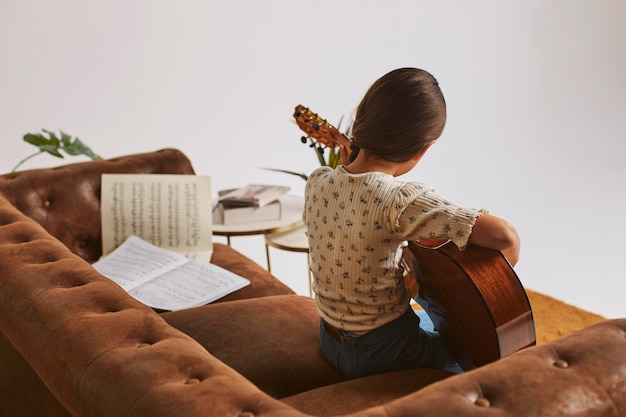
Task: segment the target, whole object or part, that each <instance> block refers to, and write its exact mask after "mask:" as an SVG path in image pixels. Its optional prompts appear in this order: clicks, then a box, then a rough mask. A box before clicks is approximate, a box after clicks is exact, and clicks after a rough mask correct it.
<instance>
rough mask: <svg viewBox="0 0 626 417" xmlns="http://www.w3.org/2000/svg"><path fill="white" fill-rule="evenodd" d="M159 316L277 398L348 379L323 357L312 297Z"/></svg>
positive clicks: (243, 302)
mask: <svg viewBox="0 0 626 417" xmlns="http://www.w3.org/2000/svg"><path fill="white" fill-rule="evenodd" d="M161 317H163V318H164V319H165V321H167V322H168V323H169V324H170V325H171V326H173V327H175V328H177V329H179V330H181V331H183V332H184V333H186V334H187V335H189V336H191V337H192V338H193V339H194V340H196V341H197V342H199V343H200V344H201V345H202V346H204V347H205V349H206V350H208V351H209V353H211V354H212V355H213V356H215V357H217V358H218V359H220V360H222V361H223V362H224V363H225V364H227V365H228V366H230V367H231V368H233V369H235V370H236V371H238V372H239V373H241V374H242V375H243V376H245V377H246V378H248V379H249V380H250V381H252V382H253V383H254V384H255V385H256V386H257V387H259V388H260V389H261V390H263V391H265V392H266V393H268V394H270V395H272V396H274V397H276V398H281V397H285V396H288V395H292V394H296V393H299V392H302V391H305V390H308V389H311V388H316V387H320V386H323V385H328V384H332V383H335V382H338V381H343V380H345V377H343V376H342V375H341V374H340V373H339V372H338V371H337V370H336V369H335V368H333V367H332V366H331V365H330V364H329V363H328V362H327V361H326V359H325V358H324V356H323V354H322V351H321V349H320V345H319V316H318V314H317V310H316V307H315V302H314V301H313V299H311V298H309V297H305V296H300V295H295V294H290V295H277V296H272V297H264V298H253V299H247V300H239V301H231V302H223V303H216V304H209V305H206V306H202V307H197V308H193V309H188V310H181V311H175V312H167V313H163V314H162V315H161Z"/></svg>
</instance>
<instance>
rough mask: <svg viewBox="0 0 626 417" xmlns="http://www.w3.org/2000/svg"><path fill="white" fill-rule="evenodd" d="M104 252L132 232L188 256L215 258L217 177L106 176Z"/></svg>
mask: <svg viewBox="0 0 626 417" xmlns="http://www.w3.org/2000/svg"><path fill="white" fill-rule="evenodd" d="M100 200H101V202H102V203H101V204H102V208H101V213H102V214H101V216H102V254H103V255H106V254H108V253H110V252H112V251H113V250H114V249H115V248H117V247H118V246H119V245H121V244H122V242H124V241H125V240H126V239H127V238H128V237H129V236H130V235H135V236H139V237H140V238H142V239H143V240H145V241H147V242H150V243H152V244H153V245H155V246H158V247H161V248H167V249H170V250H173V251H175V252H179V253H182V254H185V255H186V256H187V257H188V258H193V259H202V260H205V261H206V262H209V261H210V260H211V255H212V254H213V215H212V204H211V177H209V176H200V175H177V174H102V190H101V197H100Z"/></svg>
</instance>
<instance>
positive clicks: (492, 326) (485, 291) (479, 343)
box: [404, 242, 536, 370]
mask: <svg viewBox="0 0 626 417" xmlns="http://www.w3.org/2000/svg"><path fill="white" fill-rule="evenodd" d="M404 261H405V265H408V267H409V268H410V269H411V270H412V271H409V273H408V274H407V275H406V276H405V281H407V284H408V285H409V288H411V287H413V288H412V291H413V292H414V293H413V294H412V295H413V296H414V298H416V300H417V301H418V302H420V304H422V307H424V310H426V312H427V313H428V314H429V316H430V317H431V319H432V320H433V323H434V324H435V329H436V330H437V331H438V332H439V333H440V334H441V337H442V338H443V339H444V341H445V342H446V344H447V345H448V346H449V347H450V349H451V350H452V353H453V355H454V356H455V358H456V359H457V360H458V362H459V364H460V366H461V368H463V369H464V370H469V369H472V368H475V367H479V366H482V365H485V364H487V363H490V362H493V361H495V360H497V359H500V358H502V357H504V356H507V355H509V354H511V353H514V352H516V351H518V350H520V349H523V348H525V347H528V346H533V345H535V343H536V335H535V325H534V320H533V315H532V310H531V307H530V303H529V301H528V297H527V295H526V292H525V291H524V288H523V287H522V285H521V283H520V281H519V278H518V277H517V275H516V274H515V272H514V271H513V268H511V266H510V264H509V263H508V261H507V260H506V259H505V258H504V256H503V255H502V254H501V253H500V252H499V251H496V250H492V249H487V248H484V247H480V246H476V245H469V246H468V247H467V248H466V249H465V250H464V251H459V250H458V248H457V247H456V246H455V245H454V244H452V243H448V244H445V245H443V246H441V247H439V248H436V249H432V248H428V247H424V246H421V245H419V244H418V243H417V242H409V246H408V247H407V248H406V249H405V254H404ZM413 275H414V276H415V277H416V278H417V283H418V288H415V285H414V283H411V282H410V281H411V279H413V278H412V276H413ZM416 290H417V292H418V294H415V291H416ZM420 299H421V300H420ZM424 301H425V302H424Z"/></svg>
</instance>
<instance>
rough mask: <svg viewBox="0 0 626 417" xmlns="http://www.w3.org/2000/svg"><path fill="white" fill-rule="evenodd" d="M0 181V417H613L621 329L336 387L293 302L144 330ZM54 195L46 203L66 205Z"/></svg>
mask: <svg viewBox="0 0 626 417" xmlns="http://www.w3.org/2000/svg"><path fill="white" fill-rule="evenodd" d="M175 153H176V152H175ZM131 157H132V158H135V156H131ZM151 157H152V155H148V156H146V158H148V159H150V158H151ZM185 161H186V158H183V160H182V162H181V163H183V164H185ZM179 162H180V161H179ZM59 171H62V168H61V169H59ZM88 171H89V170H86V172H88ZM46 174H47V172H46ZM29 175H33V176H36V175H35V173H32V174H29ZM73 175H74V176H76V177H79V176H80V175H81V174H79V173H75V174H73ZM9 177H10V176H9ZM33 178H34V177H33ZM4 181H13V180H12V179H11V178H7V177H6V176H5V177H4V178H0V183H2V184H0V190H2V191H1V192H0V332H1V334H0V416H29V417H33V416H35V417H37V416H42V417H43V416H45V417H57V416H58V417H61V416H62V417H67V416H68V415H72V416H75V417H78V416H85V417H87V416H90V417H91V416H103V417H104V416H115V417H118V416H119V417H122V416H128V417H130V416H146V417H147V416H150V417H160V416H186V417H195V416H198V417H200V416H203V417H206V416H219V417H223V416H232V417H253V416H276V417H303V416H305V414H304V413H308V414H306V415H309V414H311V415H325V416H333V415H349V416H355V417H356V416H358V417H366V416H367V417H373V416H380V417H383V416H385V417H404V416H407V417H408V416H491V415H493V416H497V415H502V416H505V415H506V416H626V319H620V320H607V321H604V322H602V323H599V324H597V325H594V326H591V327H588V328H586V329H584V330H582V331H580V332H577V333H575V334H573V335H570V336H568V337H566V338H563V339H560V340H557V341H554V342H551V343H547V344H543V345H540V346H537V347H533V348H529V349H526V350H524V351H521V352H518V353H516V354H513V355H511V356H509V357H507V358H504V359H501V360H499V361H497V362H494V363H492V364H489V365H486V366H483V367H481V368H478V369H475V370H473V371H471V372H467V373H465V374H462V375H454V376H449V375H448V374H446V373H443V372H440V371H433V370H428V369H416V370H410V371H403V372H399V373H388V374H381V375H375V376H371V377H367V378H361V379H356V380H350V381H346V380H343V378H342V377H341V376H339V375H337V373H336V372H335V371H334V370H333V369H331V368H329V366H328V365H327V364H326V363H325V362H324V361H323V359H322V358H321V356H320V355H321V353H320V352H319V350H318V349H319V347H318V341H317V338H316V333H317V329H318V323H317V315H316V313H315V311H314V306H313V304H312V301H311V300H309V299H307V298H306V297H301V296H297V295H294V294H293V293H292V292H291V291H290V290H288V291H285V288H284V287H283V286H281V285H279V284H275V285H261V286H256V285H255V286H253V287H251V288H253V289H254V288H256V289H259V293H258V294H259V295H260V296H263V298H246V299H240V300H232V301H224V300H223V301H222V302H220V303H216V304H213V305H210V306H204V307H200V308H196V309H190V310H188V311H183V312H176V313H163V314H162V315H159V314H157V313H156V312H155V311H153V310H152V309H150V308H147V307H146V306H144V305H143V304H141V303H139V302H138V301H136V300H135V299H133V298H132V297H130V296H129V295H128V294H127V293H126V292H125V291H123V290H122V289H121V288H120V287H119V286H117V285H116V284H114V283H113V282H112V281H110V280H108V279H106V278H105V277H103V276H102V275H100V274H99V273H97V272H96V271H95V270H94V269H93V268H92V266H91V265H90V263H89V261H91V260H93V259H94V258H93V257H94V256H96V255H95V254H97V250H95V251H94V245H95V244H93V243H92V244H89V245H85V246H84V247H87V248H89V250H88V251H81V250H80V248H81V246H80V245H78V249H77V247H76V246H75V245H74V244H76V243H77V242H80V241H81V239H84V238H85V236H84V235H82V233H83V232H85V231H87V230H89V231H90V232H93V233H95V234H99V232H98V231H95V232H94V230H95V229H98V227H95V226H93V225H92V224H91V223H89V222H88V224H86V225H85V226H84V227H85V229H84V230H83V228H82V227H81V226H80V225H79V224H77V225H75V227H76V230H72V231H71V232H67V231H66V230H64V229H63V227H60V226H58V224H57V223H66V226H67V227H69V226H68V225H67V222H68V221H67V220H66V219H63V216H58V215H57V214H55V215H52V214H46V213H45V209H44V208H42V207H52V206H55V205H56V203H51V204H50V205H45V204H44V205H43V206H42V205H41V201H48V200H46V199H43V198H42V197H39V196H40V193H42V192H43V191H41V190H39V191H37V192H35V193H34V194H33V193H32V189H33V187H34V188H37V187H35V185H36V184H38V183H40V182H41V183H44V182H45V180H44V179H41V180H40V181H37V180H34V179H33V180H32V181H30V182H29V184H31V185H30V186H29V187H30V188H29V187H26V193H27V194H30V195H31V197H30V198H29V199H23V198H22V197H20V196H19V195H18V194H19V190H18V188H16V187H15V186H13V185H11V186H8V187H7V184H6V183H3V182H4ZM55 184H56V183H55ZM76 184H77V185H76V186H77V189H78V190H79V191H78V193H79V194H80V195H81V196H83V197H84V196H85V195H87V194H88V195H89V198H86V199H84V198H82V197H81V198H79V199H77V200H76V205H77V206H76V207H74V208H73V210H75V212H76V213H77V212H78V211H80V210H79V207H78V204H79V202H84V201H88V202H89V203H86V204H91V205H90V206H89V207H87V208H85V211H88V212H93V210H94V207H95V205H96V204H95V201H94V194H92V190H91V191H89V192H88V193H85V192H84V190H85V188H83V187H82V186H84V185H85V184H87V182H81V181H76ZM81 184H82V186H81ZM93 186H94V187H97V185H93ZM55 187H56V185H55V186H53V185H50V188H55ZM90 187H91V186H90ZM87 188H89V187H87ZM7 190H8V191H7ZM65 191H66V193H67V196H65V195H62V194H57V195H56V198H57V200H55V201H57V202H58V201H59V200H63V201H65V200H68V199H69V200H71V194H72V193H73V192H74V191H75V190H74V189H72V188H66V189H65ZM5 192H7V193H8V195H9V196H10V197H11V201H9V200H8V199H7V198H5V197H4V195H3V193H5ZM59 193H60V192H59ZM33 195H34V196H35V197H33ZM17 201H20V202H21V203H20V204H22V209H23V210H24V212H22V211H21V210H19V209H18V208H16V207H15V205H14V204H15V203H16V202H17ZM28 202H30V203H28ZM80 204H82V203H80ZM31 205H32V206H33V207H35V208H33V207H31ZM37 207H38V208H37ZM24 213H31V214H33V216H34V217H35V218H36V219H37V221H34V220H32V219H30V218H29V217H28V216H26V215H25V214H24ZM97 217H98V219H99V216H97ZM44 227H45V228H44ZM52 232H54V233H58V234H59V237H60V238H63V239H64V241H63V242H62V241H59V240H58V239H57V238H56V237H55V235H53V234H52ZM66 242H69V245H70V246H72V248H73V249H76V250H77V252H76V253H73V252H72V251H71V250H70V249H68V246H67V245H68V244H67V243H66ZM229 252H230V254H229ZM217 253H218V255H217V257H216V260H219V261H220V262H224V263H226V264H228V265H229V267H232V268H235V269H237V268H239V269H237V270H238V271H240V272H243V273H247V274H249V278H250V279H251V280H254V281H256V280H261V281H265V282H272V280H275V278H273V277H272V276H271V274H269V273H266V272H263V270H262V268H260V267H259V266H258V265H253V264H252V261H250V260H249V259H246V258H245V257H243V255H240V254H238V253H236V251H234V250H233V249H232V248H229V247H227V246H224V245H222V247H220V248H219V249H218V251H217ZM232 259H235V260H236V261H235V262H234V263H232V261H231V260H232ZM242 263H243V264H245V265H239V264H242ZM274 290H275V291H276V294H272V291H274ZM256 295H257V294H256V293H255V291H253V290H249V292H248V293H246V297H255V296H256ZM179 329H180V330H179ZM181 330H182V331H181ZM270 394H271V395H270ZM285 395H287V397H284V396H285ZM273 396H276V397H281V398H282V399H277V398H274V397H273Z"/></svg>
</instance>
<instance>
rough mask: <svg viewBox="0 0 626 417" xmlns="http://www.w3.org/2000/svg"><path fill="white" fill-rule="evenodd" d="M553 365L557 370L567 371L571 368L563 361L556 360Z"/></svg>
mask: <svg viewBox="0 0 626 417" xmlns="http://www.w3.org/2000/svg"><path fill="white" fill-rule="evenodd" d="M553 365H554V366H556V367H557V368H562V369H565V368H567V367H568V366H569V365H568V364H567V362H565V361H564V360H563V359H557V360H555V361H554V363H553Z"/></svg>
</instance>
